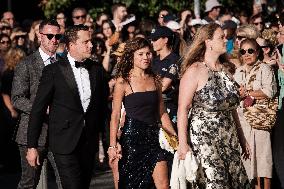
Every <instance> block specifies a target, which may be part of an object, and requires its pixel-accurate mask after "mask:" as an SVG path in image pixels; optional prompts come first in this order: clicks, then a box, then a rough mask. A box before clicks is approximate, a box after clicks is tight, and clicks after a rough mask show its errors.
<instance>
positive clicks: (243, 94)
mask: <svg viewBox="0 0 284 189" xmlns="http://www.w3.org/2000/svg"><path fill="white" fill-rule="evenodd" d="M239 92H240V95H241V97H242V98H244V97H245V96H246V95H247V91H246V89H245V87H244V86H243V85H241V86H240V88H239Z"/></svg>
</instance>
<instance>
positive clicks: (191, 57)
mask: <svg viewBox="0 0 284 189" xmlns="http://www.w3.org/2000/svg"><path fill="white" fill-rule="evenodd" d="M218 28H221V27H220V25H218V24H216V23H210V24H207V25H204V26H201V27H200V28H199V29H198V30H197V32H196V34H195V36H194V39H193V42H192V44H191V45H190V47H189V49H188V52H187V54H185V57H184V61H183V62H182V65H181V75H183V74H184V72H185V71H186V70H187V68H188V67H189V66H190V65H192V64H193V63H194V62H199V61H203V59H204V54H205V50H206V46H205V41H206V40H208V39H212V38H213V36H214V33H215V31H216V30H217V29H218Z"/></svg>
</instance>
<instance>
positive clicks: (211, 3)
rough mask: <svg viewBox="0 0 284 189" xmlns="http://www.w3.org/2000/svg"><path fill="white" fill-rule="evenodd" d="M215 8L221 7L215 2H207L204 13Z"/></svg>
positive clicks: (214, 0) (213, 0) (211, 0)
mask: <svg viewBox="0 0 284 189" xmlns="http://www.w3.org/2000/svg"><path fill="white" fill-rule="evenodd" d="M215 7H222V5H221V4H220V3H219V2H218V1H217V0H207V1H206V3H205V12H209V11H211V10H212V9H213V8H215Z"/></svg>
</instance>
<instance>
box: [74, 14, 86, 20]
mask: <svg viewBox="0 0 284 189" xmlns="http://www.w3.org/2000/svg"><path fill="white" fill-rule="evenodd" d="M73 18H75V19H79V18H86V15H81V16H73Z"/></svg>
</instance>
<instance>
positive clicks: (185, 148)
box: [177, 144, 191, 160]
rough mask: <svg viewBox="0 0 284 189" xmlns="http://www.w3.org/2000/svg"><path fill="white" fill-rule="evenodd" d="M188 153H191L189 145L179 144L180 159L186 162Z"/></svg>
mask: <svg viewBox="0 0 284 189" xmlns="http://www.w3.org/2000/svg"><path fill="white" fill-rule="evenodd" d="M188 151H191V149H190V147H189V145H188V144H179V145H178V149H177V153H178V158H179V159H180V160H184V159H185V156H186V154H187V152H188Z"/></svg>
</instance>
